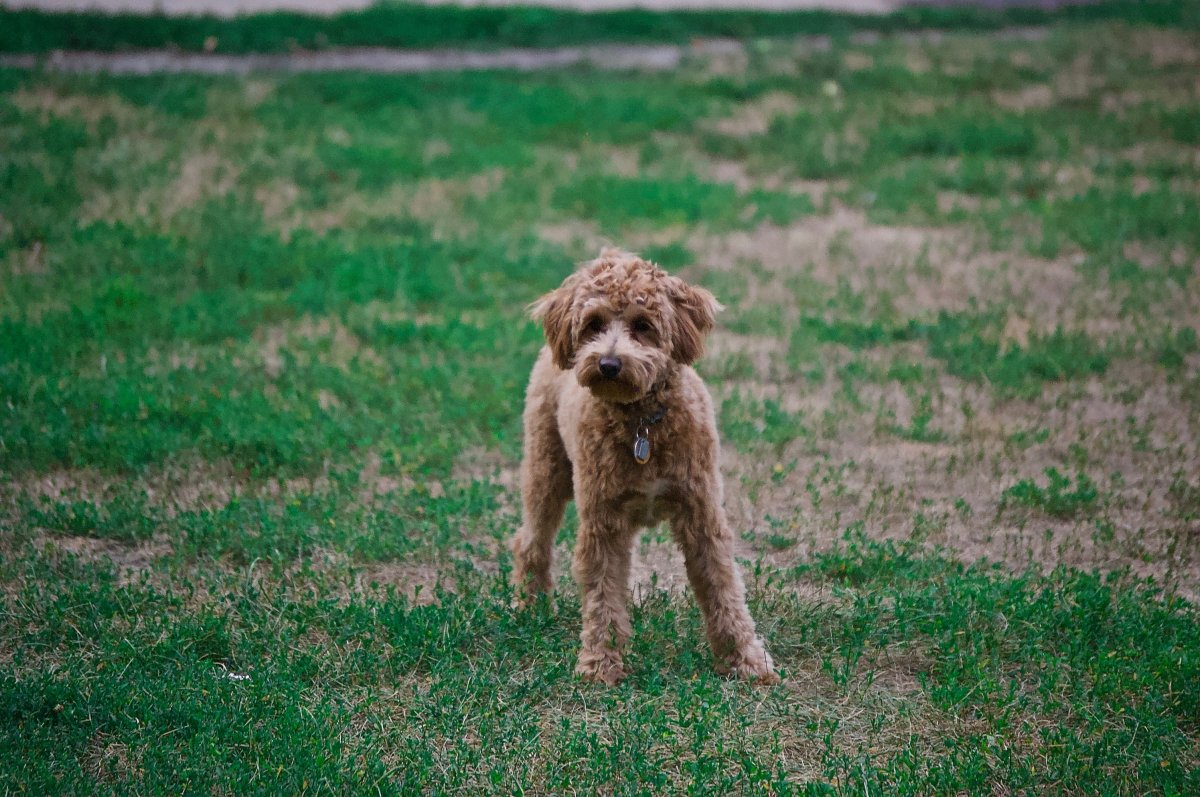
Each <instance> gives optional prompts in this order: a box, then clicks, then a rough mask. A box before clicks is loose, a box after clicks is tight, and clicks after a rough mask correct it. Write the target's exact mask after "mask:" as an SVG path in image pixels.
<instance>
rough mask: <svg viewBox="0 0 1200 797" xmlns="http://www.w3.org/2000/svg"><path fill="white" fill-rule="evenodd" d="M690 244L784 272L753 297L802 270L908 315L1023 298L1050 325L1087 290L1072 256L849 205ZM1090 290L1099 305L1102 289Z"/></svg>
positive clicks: (727, 259)
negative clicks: (911, 223) (892, 222)
mask: <svg viewBox="0 0 1200 797" xmlns="http://www.w3.org/2000/svg"><path fill="white" fill-rule="evenodd" d="M688 247H689V249H690V250H691V251H693V252H695V253H696V256H697V264H696V265H697V266H699V267H702V268H707V269H714V270H718V271H722V270H729V269H731V268H739V267H740V265H739V264H746V263H758V264H761V265H762V266H763V267H764V268H765V269H767V270H768V271H771V272H774V273H776V274H778V275H779V277H780V281H778V282H773V281H759V282H757V283H755V282H752V283H751V284H750V285H749V286H748V296H747V298H746V302H747V303H748V304H753V303H757V302H763V301H765V302H768V303H778V302H779V301H780V300H781V299H786V298H787V297H789V296H790V295H791V293H790V291H789V289H788V286H787V283H786V277H787V276H788V275H794V274H803V275H806V276H808V277H810V278H812V279H814V280H816V281H817V282H818V283H820V284H822V285H824V286H827V287H828V288H831V289H837V288H839V287H840V286H841V287H844V289H848V290H849V291H851V292H853V293H856V294H860V295H862V296H863V297H864V298H865V299H866V300H867V301H868V302H869V303H873V306H871V307H869V309H872V310H876V311H877V310H879V309H881V308H882V309H885V310H888V311H890V312H894V313H897V314H899V315H900V316H901V317H918V316H923V315H928V314H930V313H936V312H937V311H940V310H946V311H948V312H956V311H965V310H968V309H969V308H971V307H972V306H975V305H978V306H986V305H988V304H990V303H991V300H992V299H993V297H996V296H1014V297H1020V298H1021V300H1022V302H1023V303H1022V304H1021V305H1020V306H1019V310H1020V313H1021V314H1022V315H1025V316H1027V317H1029V318H1030V319H1031V324H1033V325H1034V328H1036V329H1038V330H1041V331H1046V330H1052V329H1053V328H1054V327H1055V326H1056V325H1058V324H1059V323H1062V322H1063V321H1064V320H1065V318H1066V317H1067V316H1069V315H1072V312H1069V311H1071V310H1072V302H1074V301H1075V300H1076V299H1078V298H1080V297H1078V296H1077V295H1076V292H1075V288H1076V286H1077V284H1078V283H1079V277H1078V274H1077V273H1076V268H1075V266H1076V264H1077V260H1076V258H1075V256H1066V257H1063V258H1059V259H1056V260H1047V259H1043V258H1037V257H1033V256H1031V255H1028V254H1025V253H1008V252H993V251H988V250H986V249H985V248H984V245H983V242H982V241H981V240H980V239H979V236H978V235H977V234H976V233H974V232H973V231H971V230H969V229H958V228H953V227H928V228H925V227H908V226H894V227H893V226H882V225H876V224H872V223H870V222H869V221H868V220H867V218H866V216H865V215H864V214H862V213H861V212H859V211H856V210H849V209H846V208H835V209H834V211H833V213H831V214H830V215H826V216H812V217H807V218H804V219H802V220H800V221H798V222H796V223H795V224H793V225H791V226H787V227H779V226H775V225H768V224H764V225H762V226H760V227H759V228H758V229H756V230H752V231H748V232H734V233H729V234H721V235H714V234H706V233H693V235H692V237H691V238H690V239H689V240H688ZM1086 299H1087V301H1088V303H1089V304H1088V307H1089V308H1090V309H1091V312H1092V313H1094V312H1095V307H1094V305H1093V304H1092V302H1094V300H1095V297H1094V296H1092V295H1088V296H1087V297H1086ZM880 303H882V305H881V304H880ZM1080 315H1085V316H1086V315H1088V314H1084V313H1080Z"/></svg>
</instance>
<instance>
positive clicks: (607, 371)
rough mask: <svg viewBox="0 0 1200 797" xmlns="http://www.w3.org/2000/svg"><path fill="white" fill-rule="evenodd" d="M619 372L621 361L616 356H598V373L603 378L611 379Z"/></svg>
mask: <svg viewBox="0 0 1200 797" xmlns="http://www.w3.org/2000/svg"><path fill="white" fill-rule="evenodd" d="M619 373H621V361H620V360H619V359H617V358H616V357H601V358H600V375H601V376H603V377H604V378H605V379H613V378H614V377H616V375H617V374H619Z"/></svg>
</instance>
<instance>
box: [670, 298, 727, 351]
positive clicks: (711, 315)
mask: <svg viewBox="0 0 1200 797" xmlns="http://www.w3.org/2000/svg"><path fill="white" fill-rule="evenodd" d="M671 281H672V283H673V284H672V286H671V287H672V290H671V300H672V302H673V303H674V305H675V339H674V344H675V345H674V350H673V351H672V352H671V353H672V356H674V358H675V359H676V360H677V361H679V362H681V363H683V364H684V365H691V364H692V363H694V362H695V361H696V360H697V359H699V357H700V355H701V354H703V353H704V336H705V335H707V334H708V333H709V330H711V329H712V328H713V324H714V323H715V322H716V316H717V313H719V312H720V311H722V310H724V309H725V308H724V307H722V306H721V304H720V302H718V301H717V298H716V297H715V296H713V295H712V294H711V293H709V292H708V291H706V290H705V289H704V288H698V287H696V286H694V285H688V284H687V283H686V282H684V281H683V280H681V279H679V278H678V277H671Z"/></svg>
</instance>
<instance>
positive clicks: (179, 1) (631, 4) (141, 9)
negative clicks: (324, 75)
mask: <svg viewBox="0 0 1200 797" xmlns="http://www.w3.org/2000/svg"><path fill="white" fill-rule="evenodd" d="M413 1H414V0H409V2H413ZM415 1H416V2H419V3H422V4H423V5H430V6H438V5H463V6H513V5H522V6H545V7H547V8H562V9H574V10H577V11H608V10H613V9H617V8H645V9H650V10H654V11H667V10H684V9H692V10H697V9H727V10H742V11H751V10H759V11H800V10H811V9H825V10H828V11H844V12H848V13H852V14H886V13H888V12H889V11H893V10H895V9H896V8H898V7H900V6H902V5H905V4H906V3H905V2H904V0H462V2H455V0H415ZM373 2H374V0H0V8H5V9H17V8H38V9H42V10H44V11H84V10H96V11H108V12H119V11H132V12H137V13H142V14H153V13H163V14H169V15H185V14H213V15H216V16H222V17H232V16H236V15H238V14H248V13H255V12H262V11H281V10H286V11H300V12H303V13H306V14H335V13H337V12H339V11H351V10H354V9H360V8H366V7H367V6H369V5H371V4H372V3H373ZM992 3H993V4H994V3H995V0H992Z"/></svg>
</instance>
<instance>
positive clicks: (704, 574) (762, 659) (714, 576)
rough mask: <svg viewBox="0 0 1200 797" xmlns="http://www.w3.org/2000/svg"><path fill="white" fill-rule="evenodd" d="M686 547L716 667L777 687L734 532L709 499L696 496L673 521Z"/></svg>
mask: <svg viewBox="0 0 1200 797" xmlns="http://www.w3.org/2000/svg"><path fill="white" fill-rule="evenodd" d="M671 532H672V534H673V536H674V537H675V540H676V542H678V544H679V546H680V547H681V548H682V549H683V558H684V564H685V566H686V567H687V574H688V581H689V582H690V583H691V585H692V591H693V592H695V593H696V602H697V603H699V604H700V611H701V613H702V614H703V615H704V628H705V632H706V634H707V635H708V642H709V645H710V646H711V647H712V651H713V655H714V656H716V658H717V667H718V669H719V670H721V671H723V672H730V673H733V674H735V675H737V676H738V677H741V678H755V679H759V680H761V681H764V682H766V683H776V682H778V680H779V676H778V675H776V673H775V664H774V662H773V661H771V655H770V654H769V653H767V649H766V647H765V646H764V645H763V641H762V639H761V638H759V637H758V635H757V634H756V633H755V631H754V620H753V619H752V618H751V617H750V610H749V609H748V608H747V607H746V588H745V585H744V584H743V583H742V574H741V573H740V572H739V571H738V567H737V562H735V561H734V559H733V534H732V533H731V532H730V531H729V527H728V525H726V523H725V515H724V513H723V512H722V511H721V508H720V507H719V506H715V505H714V504H713V502H712V501H711V500H709V499H708V497H707V496H697V497H696V498H695V499H693V500H692V501H691V502H688V506H687V507H686V508H685V509H684V510H683V511H681V512H680V513H679V515H678V516H677V517H675V518H674V519H673V520H672V522H671Z"/></svg>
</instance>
